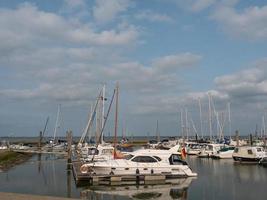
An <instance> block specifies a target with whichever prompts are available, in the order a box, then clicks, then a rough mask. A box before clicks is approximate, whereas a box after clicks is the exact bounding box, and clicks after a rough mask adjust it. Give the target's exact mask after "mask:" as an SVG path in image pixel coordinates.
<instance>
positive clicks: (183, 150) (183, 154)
mask: <svg viewBox="0 0 267 200" xmlns="http://www.w3.org/2000/svg"><path fill="white" fill-rule="evenodd" d="M181 156H182V159H183V160H185V158H186V152H185V147H182V149H181Z"/></svg>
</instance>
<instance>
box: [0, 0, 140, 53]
mask: <svg viewBox="0 0 267 200" xmlns="http://www.w3.org/2000/svg"><path fill="white" fill-rule="evenodd" d="M6 19H8V20H6ZM0 27H1V30H0V39H1V41H3V42H2V44H1V47H0V48H5V49H7V48H8V47H9V48H25V46H26V47H28V46H31V45H35V44H36V43H39V44H42V45H43V46H48V45H55V44H64V45H67V44H76V45H128V44H129V43H132V42H135V41H136V40H137V38H138V36H139V32H138V30H137V28H136V27H134V26H133V25H128V26H123V27H121V26H119V27H118V28H117V29H110V30H103V31H95V30H94V29H93V28H92V27H91V26H90V25H89V24H82V23H80V22H78V21H73V20H70V21H68V20H67V19H65V18H63V17H61V16H59V15H56V14H54V13H49V12H44V11H40V10H38V9H37V8H36V7H34V6H32V5H30V4H24V5H22V6H20V7H18V8H17V9H15V10H9V9H2V10H0ZM11 38H12V39H11ZM0 50H1V49H0Z"/></svg>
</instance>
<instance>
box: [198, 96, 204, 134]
mask: <svg viewBox="0 0 267 200" xmlns="http://www.w3.org/2000/svg"><path fill="white" fill-rule="evenodd" d="M198 105H199V117H200V132H201V138H202V139H203V126H202V108H201V101H200V97H199V98H198Z"/></svg>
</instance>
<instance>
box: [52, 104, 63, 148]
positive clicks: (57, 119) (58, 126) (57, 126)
mask: <svg viewBox="0 0 267 200" xmlns="http://www.w3.org/2000/svg"><path fill="white" fill-rule="evenodd" d="M60 107H61V105H60V104H59V105H58V108H57V118H56V125H55V129H54V138H53V143H54V144H55V140H56V134H57V129H59V128H60V124H59V114H60Z"/></svg>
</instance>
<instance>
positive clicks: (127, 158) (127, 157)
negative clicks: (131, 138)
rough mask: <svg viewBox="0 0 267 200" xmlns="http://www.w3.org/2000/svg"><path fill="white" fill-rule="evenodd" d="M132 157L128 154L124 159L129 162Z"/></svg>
mask: <svg viewBox="0 0 267 200" xmlns="http://www.w3.org/2000/svg"><path fill="white" fill-rule="evenodd" d="M132 157H134V156H133V155H132V154H129V155H127V156H125V157H124V159H126V160H130V159H131V158H132Z"/></svg>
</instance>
